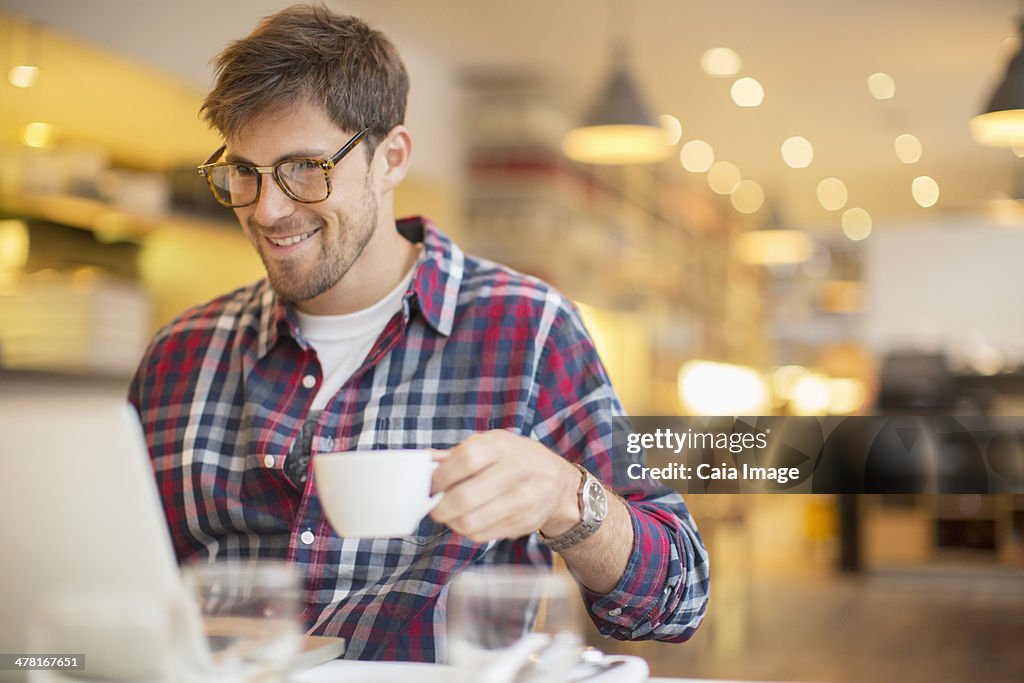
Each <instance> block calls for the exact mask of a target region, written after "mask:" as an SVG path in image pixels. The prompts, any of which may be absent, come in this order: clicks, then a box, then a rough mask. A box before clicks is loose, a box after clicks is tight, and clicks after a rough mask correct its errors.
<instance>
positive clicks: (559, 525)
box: [540, 462, 583, 538]
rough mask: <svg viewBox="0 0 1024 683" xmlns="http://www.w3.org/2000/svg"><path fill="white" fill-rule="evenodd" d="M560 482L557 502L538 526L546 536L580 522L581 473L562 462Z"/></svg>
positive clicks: (560, 531)
mask: <svg viewBox="0 0 1024 683" xmlns="http://www.w3.org/2000/svg"><path fill="white" fill-rule="evenodd" d="M563 464H564V465H565V466H564V467H562V476H561V477H560V480H561V483H560V484H559V488H558V502H557V504H556V505H555V508H554V510H552V511H551V514H550V515H548V518H547V520H545V521H544V523H543V524H542V525H541V527H540V532H541V533H542V534H544V535H545V536H547V537H548V538H554V537H555V536H560V535H561V534H564V533H565V532H567V531H569V529H572V528H573V527H574V526H576V525H577V524H579V523H580V520H581V519H582V518H583V517H582V514H581V512H580V498H579V491H580V483H581V481H582V479H583V475H582V473H581V472H580V471H579V470H578V469H576V468H575V467H574V466H572V465H570V464H569V463H567V462H564V463H563Z"/></svg>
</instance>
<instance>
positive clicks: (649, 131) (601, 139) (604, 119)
mask: <svg viewBox="0 0 1024 683" xmlns="http://www.w3.org/2000/svg"><path fill="white" fill-rule="evenodd" d="M627 62H628V60H627V57H626V50H625V47H623V46H622V45H621V44H620V45H619V46H617V47H616V48H614V49H613V50H612V70H611V74H610V75H609V77H608V80H607V81H606V82H605V84H604V88H603V89H602V91H601V94H600V96H599V97H598V98H597V100H596V101H595V102H594V104H593V106H591V108H590V110H589V111H588V113H587V115H586V116H585V117H584V119H583V121H584V123H583V124H582V125H581V126H578V127H577V128H574V129H572V130H571V131H569V132H568V133H567V134H566V136H565V137H564V138H563V139H562V151H563V152H565V155H566V156H568V157H569V158H570V159H573V160H575V161H579V162H582V163H585V164H606V165H632V164H650V163H654V162H656V161H661V160H663V159H667V158H668V157H669V156H671V154H672V147H671V145H669V144H667V140H666V134H665V132H664V131H663V130H662V128H661V127H660V126H659V125H658V124H657V123H656V122H655V120H654V117H652V116H651V113H650V110H649V109H648V108H647V105H646V104H645V103H644V100H643V97H642V96H641V95H640V90H639V88H637V85H636V83H635V82H634V80H633V78H632V76H631V75H630V73H629V68H628V64H627Z"/></svg>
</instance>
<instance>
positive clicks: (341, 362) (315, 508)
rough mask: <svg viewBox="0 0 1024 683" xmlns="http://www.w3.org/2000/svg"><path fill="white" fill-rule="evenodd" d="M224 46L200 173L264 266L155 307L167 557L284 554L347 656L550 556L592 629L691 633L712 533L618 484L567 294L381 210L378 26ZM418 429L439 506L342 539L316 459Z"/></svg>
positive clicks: (604, 398) (152, 382)
mask: <svg viewBox="0 0 1024 683" xmlns="http://www.w3.org/2000/svg"><path fill="white" fill-rule="evenodd" d="M216 66H217V81H216V85H215V86H214V88H213V90H212V91H211V92H210V94H209V96H208V97H207V99H206V101H205V103H204V104H203V113H204V115H205V117H206V118H207V120H208V121H209V122H210V123H211V124H212V125H213V126H214V127H215V128H216V129H217V130H218V131H219V132H220V133H221V134H223V136H224V139H225V141H226V144H225V147H223V148H221V149H220V150H218V151H217V152H216V153H215V154H214V156H212V157H211V158H210V159H209V160H208V162H207V163H206V164H204V165H203V166H201V167H200V172H201V173H202V174H203V175H204V176H205V177H206V178H207V180H208V181H209V184H210V187H211V189H212V190H213V192H214V195H215V196H216V197H217V199H218V200H219V201H220V202H221V203H223V204H225V205H228V206H231V207H233V209H234V212H235V214H236V216H237V217H238V220H239V222H240V223H241V226H242V229H243V230H244V231H245V233H246V234H247V235H248V237H249V239H250V240H251V241H252V243H253V246H254V247H255V248H256V250H257V252H258V253H259V255H260V258H261V259H262V261H263V264H264V266H265V267H266V271H267V278H266V280H265V281H261V282H259V283H256V284H254V285H252V286H249V287H245V288H242V289H239V290H238V291H235V292H232V293H230V294H227V295H225V296H223V297H220V298H218V299H216V300H214V301H211V302H209V303H207V304H205V305H202V306H199V307H197V308H194V309H192V310H190V311H187V312H186V313H184V314H183V315H182V316H181V317H180V318H178V319H177V320H175V321H174V322H172V323H171V324H170V325H168V326H167V327H166V328H165V329H163V330H162V331H161V332H159V333H158V334H157V336H156V338H155V339H154V340H153V342H152V344H151V346H150V348H149V349H148V351H147V353H146V355H145V357H144V359H143V361H142V363H141V365H140V367H139V370H138V372H137V374H136V377H135V379H134V381H133V383H132V388H131V400H132V402H133V403H134V405H135V406H136V407H137V409H138V411H139V414H140V416H141V419H142V423H143V426H144V429H145V432H146V436H147V440H148V445H149V448H150V451H151V455H152V458H153V466H154V469H155V472H156V477H157V481H158V484H159V488H160V492H161V495H162V496H163V502H164V505H165V507H166V512H167V518H168V522H169V525H170V528H171V533H172V536H173V540H174V545H175V549H176V551H177V554H178V557H179V559H180V560H182V561H187V560H196V559H203V558H214V557H215V558H238V557H284V558H287V559H289V560H290V561H292V562H294V563H295V564H296V565H297V566H298V567H300V568H301V570H302V571H303V572H304V575H305V581H306V593H305V595H306V608H305V611H304V613H303V618H304V620H305V622H306V626H307V627H308V628H309V629H310V631H311V632H313V633H317V634H326V635H338V636H343V637H345V638H346V639H347V640H348V648H347V652H346V656H347V657H351V658H362V659H403V660H418V661H436V660H439V659H443V658H444V655H445V641H444V633H445V631H444V623H445V605H446V601H447V588H448V585H449V582H450V581H451V580H452V579H453V578H455V577H456V576H457V575H458V574H459V572H461V571H463V570H464V569H466V568H468V567H471V566H474V565H488V564H497V563H518V564H532V565H549V564H550V563H551V561H552V551H553V550H554V551H557V552H559V553H561V555H562V557H563V558H564V560H565V562H566V564H567V566H568V567H569V569H570V570H571V571H572V573H573V574H574V576H575V577H576V579H577V580H578V581H579V583H580V584H581V585H582V587H583V594H584V598H585V601H586V603H587V606H588V609H589V613H590V615H591V617H592V619H593V620H594V622H595V623H596V624H597V625H598V627H599V628H600V630H601V631H602V632H603V633H605V634H608V635H612V636H614V637H617V638H634V639H639V638H658V639H663V640H676V641H679V640H685V639H686V638H688V637H689V636H690V635H691V634H692V632H693V631H694V629H695V628H696V627H697V625H698V624H699V623H700V621H701V619H702V618H703V614H704V610H705V606H706V601H707V592H708V570H707V560H706V553H705V551H704V548H703V545H702V543H701V540H700V536H699V535H698V533H697V530H696V527H695V525H694V523H693V520H692V518H691V516H690V514H689V512H688V511H687V509H686V506H685V505H684V504H683V501H682V499H681V498H680V497H679V495H678V494H676V493H674V492H672V491H669V490H667V489H651V488H646V489H640V488H636V485H635V484H634V485H632V486H633V487H632V488H631V487H630V485H629V484H628V480H627V478H626V477H625V475H624V472H623V470H624V467H625V464H626V463H625V462H624V461H623V460H622V458H623V457H624V456H622V455H621V454H620V452H618V451H615V450H614V449H613V446H612V429H613V421H614V420H615V419H616V418H619V417H621V415H622V409H621V407H620V405H619V402H618V399H617V398H616V396H615V394H614V392H613V390H612V388H611V386H610V384H609V381H608V378H607V375H606V373H605V371H604V369H603V367H602V366H601V363H600V361H599V359H598V357H597V354H596V352H595V350H594V346H593V344H592V342H591V340H590V338H589V337H588V336H587V333H586V331H585V329H584V327H583V324H582V322H581V321H580V318H579V316H578V314H577V312H576V311H575V309H574V308H573V307H572V305H571V304H569V303H568V302H567V301H566V300H565V299H564V298H563V297H561V296H560V295H559V294H557V293H556V292H554V291H553V290H552V289H551V288H550V287H548V286H547V285H545V284H544V283H542V282H540V281H538V280H536V279H533V278H529V277H526V276H524V275H521V274H518V273H515V272H513V271H510V270H508V269H506V268H503V267H501V266H498V265H496V264H493V263H490V262H486V261H482V260H478V259H475V258H472V257H470V256H467V255H465V254H463V253H462V251H460V250H459V248H458V247H457V246H456V245H455V244H453V243H452V242H451V241H450V240H449V239H448V238H447V237H446V236H445V235H444V234H443V233H442V232H441V231H440V230H439V229H438V228H437V227H435V226H434V225H432V224H431V223H430V222H429V221H426V220H423V219H418V218H417V219H406V220H402V221H397V222H396V220H395V218H394V215H393V193H394V190H395V188H396V187H397V186H398V185H399V183H400V182H401V181H402V179H403V177H404V176H405V173H406V170H407V169H408V166H409V160H410V151H411V137H410V133H409V131H408V130H407V129H406V128H405V126H404V125H403V119H404V114H405V100H406V92H407V89H408V79H407V76H406V72H405V68H404V66H403V65H402V62H401V60H400V58H399V56H398V54H397V52H396V50H395V48H394V47H393V46H392V44H391V43H390V42H389V41H388V40H387V38H386V37H385V36H383V35H382V34H380V33H378V32H376V31H373V30H371V29H370V28H369V27H367V26H366V25H365V24H363V23H362V22H361V21H359V20H358V19H355V18H353V17H344V16H337V15H334V14H332V13H330V12H329V11H328V10H326V9H323V8H311V7H303V6H298V7H293V8H290V9H287V10H284V11H282V12H280V13H278V14H276V15H274V16H271V17H269V18H267V19H265V20H264V21H263V22H262V23H261V24H260V26H259V27H258V28H257V29H256V30H255V32H253V33H252V34H251V35H250V36H248V37H247V38H244V39H243V40H240V41H237V42H235V43H233V44H232V45H230V46H229V47H228V48H227V49H226V50H225V51H224V52H223V53H222V54H221V55H220V56H219V58H218V60H217V62H216ZM410 447H415V448H436V449H439V450H440V451H441V452H439V453H438V456H437V457H438V459H439V461H440V464H439V466H438V468H437V470H436V472H435V474H434V479H433V486H434V490H435V491H444V492H445V493H446V495H445V497H444V499H443V501H442V502H441V503H440V504H439V505H438V506H437V507H436V508H435V509H434V511H433V512H432V513H431V516H430V517H428V518H426V519H424V521H423V522H422V523H421V524H420V526H419V528H418V529H417V531H416V533H415V534H414V535H412V536H410V537H407V538H402V539H369V540H367V539H362V540H360V539H350V538H339V537H338V536H337V535H336V534H334V533H333V531H332V530H331V528H330V527H329V525H328V524H327V522H326V521H325V519H324V517H323V515H322V513H321V509H320V504H319V501H318V499H317V495H316V488H315V485H314V482H313V481H312V480H311V479H310V478H309V477H308V472H309V461H310V456H311V455H313V454H316V453H321V452H333V451H346V450H355V449H374V448H410ZM577 464H580V465H582V466H583V468H580V467H577ZM584 468H585V469H584ZM590 473H592V474H590ZM595 475H596V476H595ZM395 476H396V477H397V476H401V472H396V473H395ZM599 480H600V481H603V482H605V483H606V485H602V484H601V483H600V482H599ZM611 486H614V487H615V489H616V490H617V491H618V493H620V494H622V495H623V496H624V497H623V498H620V497H619V496H618V495H616V494H615V493H614V492H613V491H612V489H611V488H610V487H611Z"/></svg>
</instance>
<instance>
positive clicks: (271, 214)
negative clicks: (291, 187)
mask: <svg viewBox="0 0 1024 683" xmlns="http://www.w3.org/2000/svg"><path fill="white" fill-rule="evenodd" d="M260 185H261V186H262V187H261V188H260V196H259V198H258V199H257V200H256V203H255V204H254V205H253V206H252V209H253V218H255V219H256V221H257V222H258V223H259V224H260V225H274V223H276V222H277V221H279V220H281V219H282V218H286V217H288V216H290V215H291V214H292V213H294V212H295V202H293V201H292V200H291V199H290V198H289V197H288V195H286V194H285V193H284V191H283V190H282V189H281V188H280V187H278V185H277V182H276V181H275V180H274V177H273V176H272V175H270V174H265V175H264V176H263V178H262V181H261V182H260Z"/></svg>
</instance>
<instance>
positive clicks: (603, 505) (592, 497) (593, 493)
mask: <svg viewBox="0 0 1024 683" xmlns="http://www.w3.org/2000/svg"><path fill="white" fill-rule="evenodd" d="M586 496H587V503H588V505H587V507H589V508H590V510H591V511H592V512H593V513H594V518H595V519H597V520H598V521H600V520H603V519H604V516H605V515H607V514H608V496H607V495H606V494H605V492H604V487H603V486H601V484H600V483H598V482H597V481H591V482H590V485H589V486H587V492H586Z"/></svg>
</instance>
